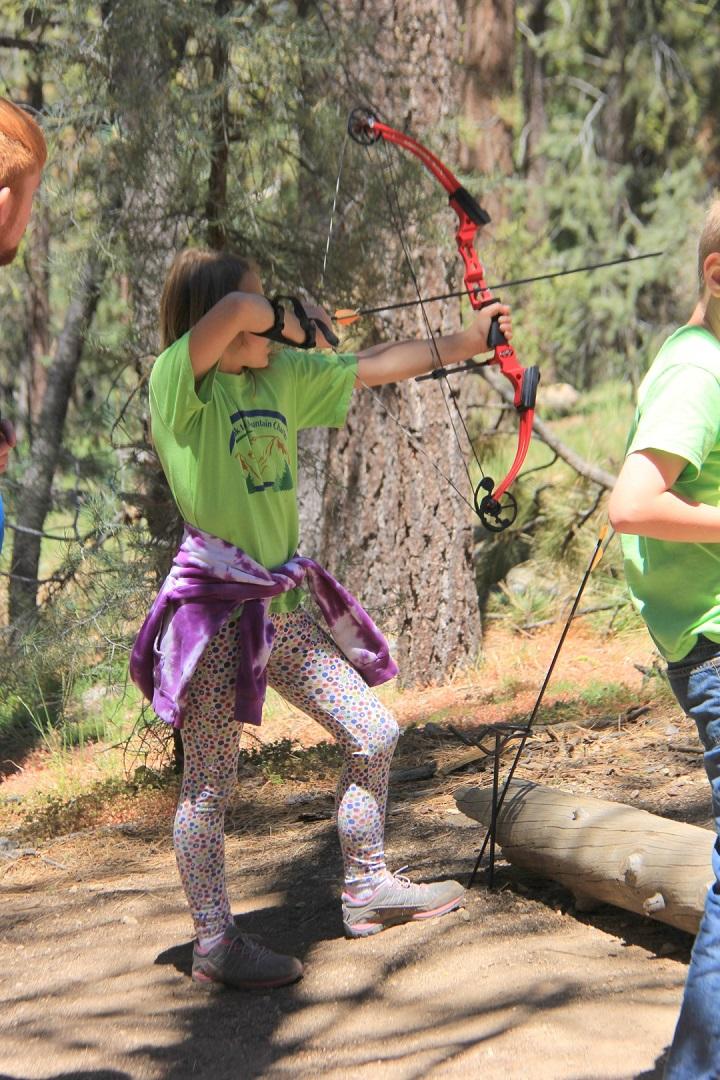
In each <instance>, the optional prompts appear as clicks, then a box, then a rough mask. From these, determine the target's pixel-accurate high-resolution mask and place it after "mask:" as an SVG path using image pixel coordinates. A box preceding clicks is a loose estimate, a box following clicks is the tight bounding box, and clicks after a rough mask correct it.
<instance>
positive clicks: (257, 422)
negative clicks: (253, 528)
mask: <svg viewBox="0 0 720 1080" xmlns="http://www.w3.org/2000/svg"><path fill="white" fill-rule="evenodd" d="M230 423H231V424H232V431H231V433H230V453H231V454H232V455H233V456H234V457H235V458H237V460H238V462H239V463H240V467H241V469H242V471H243V473H244V475H245V483H246V485H247V489H248V493H249V494H250V495H254V494H255V493H256V492H258V491H267V490H268V488H271V489H272V490H273V491H292V489H293V477H292V471H291V469H290V454H289V452H288V448H287V442H288V428H287V420H286V419H285V417H284V416H283V414H282V413H279V412H273V411H272V410H270V409H249V410H243V409H240V410H238V412H235V413H233V414H232V415H231V417H230Z"/></svg>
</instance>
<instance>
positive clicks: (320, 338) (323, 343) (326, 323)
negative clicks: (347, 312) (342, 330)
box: [305, 304, 339, 349]
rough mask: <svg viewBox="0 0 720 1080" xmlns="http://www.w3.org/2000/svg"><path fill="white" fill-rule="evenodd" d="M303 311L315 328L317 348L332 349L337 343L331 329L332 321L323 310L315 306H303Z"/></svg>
mask: <svg viewBox="0 0 720 1080" xmlns="http://www.w3.org/2000/svg"><path fill="white" fill-rule="evenodd" d="M305 311H306V313H307V315H308V317H309V318H310V319H312V321H313V322H314V323H315V326H316V327H317V338H316V345H317V348H318V349H334V348H335V346H336V345H338V344H339V342H338V339H337V337H336V335H335V334H334V332H333V329H332V319H331V318H330V316H329V315H328V313H327V311H325V308H321V307H319V306H318V305H317V304H305Z"/></svg>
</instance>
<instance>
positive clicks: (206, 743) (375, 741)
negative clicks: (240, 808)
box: [173, 610, 398, 943]
mask: <svg viewBox="0 0 720 1080" xmlns="http://www.w3.org/2000/svg"><path fill="white" fill-rule="evenodd" d="M271 619H272V622H273V625H274V627H275V640H274V642H273V650H272V654H271V657H270V662H269V664H268V681H269V683H270V685H271V686H272V687H273V688H274V689H275V690H277V691H278V693H280V694H282V696H283V697H284V698H285V699H286V700H287V701H288V702H290V704H292V705H295V706H297V707H298V708H299V709H302V710H303V712H306V713H307V714H308V715H309V716H312V717H313V718H314V719H315V720H317V721H318V722H319V723H320V724H322V726H323V727H324V728H325V730H326V731H328V732H329V733H330V734H331V735H332V736H334V738H335V739H336V741H337V742H338V744H339V745H340V746H341V747H342V750H343V755H344V764H343V769H342V773H341V775H340V781H339V784H338V789H337V797H336V812H337V826H338V833H339V836H340V847H341V849H342V854H343V862H344V868H345V882H346V884H347V885H350V886H353V887H364V886H369V885H372V884H373V882H374V881H375V880H376V879H378V878H380V877H382V876H383V875H384V873H385V852H384V846H383V845H384V832H385V806H386V802H387V787H388V774H389V771H390V760H391V758H392V755H393V753H394V750H395V745H396V743H397V738H398V726H397V722H396V721H395V719H394V717H393V716H392V714H391V713H389V712H388V711H387V709H386V708H385V707H384V706H383V705H382V704H381V703H380V701H378V699H377V698H376V697H375V695H374V694H373V693H372V691H371V690H370V689H369V688H368V687H367V686H366V685H365V683H364V682H363V680H362V679H361V677H360V676H359V675H358V673H357V672H356V671H355V669H354V668H353V667H351V665H350V664H349V663H348V662H347V660H346V659H345V657H344V656H343V655H342V654H341V653H340V652H339V650H338V648H337V646H336V645H335V644H334V642H333V641H332V639H331V638H330V637H329V636H328V635H327V634H326V633H325V632H324V631H323V630H321V629H320V627H319V626H318V625H317V623H316V622H315V621H314V620H313V619H312V618H311V617H310V616H309V615H308V614H307V612H305V611H302V610H297V611H293V612H290V613H287V614H280V615H272V616H271ZM238 652H239V645H238V640H237V617H235V618H232V619H229V620H228V622H227V623H226V624H225V625H224V627H223V628H222V629H221V630H220V631H219V633H218V634H216V636H215V637H214V638H213V640H212V641H211V642H210V644H209V645H208V647H207V649H206V650H205V652H204V654H203V656H202V658H201V660H200V663H199V664H198V666H197V668H196V670H195V674H194V676H193V679H192V682H191V684H190V687H189V690H188V697H187V708H186V714H185V724H184V727H183V729H182V738H183V747H184V751H185V768H184V774H183V784H182V789H181V792H180V801H179V803H178V808H177V813H176V815H175V827H174V833H173V839H174V844H175V854H176V856H177V862H178V867H179V870H180V877H181V880H182V884H183V888H184V890H185V894H186V896H187V899H188V903H189V905H190V910H191V913H192V917H193V921H194V923H195V931H196V933H197V936H198V938H199V940H200V942H201V943H202V942H203V941H207V940H210V939H211V938H214V937H215V936H216V935H218V934H220V933H222V931H223V930H224V929H225V927H226V926H227V924H228V923H229V922H230V920H231V914H230V902H229V900H228V895H227V887H226V883H225V849H224V818H225V809H226V806H227V804H228V800H229V798H230V795H231V794H232V791H233V789H234V787H235V784H236V782H237V761H238V752H239V747H240V734H241V732H242V724H239V723H238V722H237V721H235V719H234V718H233V712H234V703H235V669H236V666H237V661H238Z"/></svg>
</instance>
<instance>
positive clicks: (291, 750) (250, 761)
mask: <svg viewBox="0 0 720 1080" xmlns="http://www.w3.org/2000/svg"><path fill="white" fill-rule="evenodd" d="M342 761H343V755H342V748H341V747H340V746H338V745H337V743H329V742H321V743H318V744H317V745H316V746H309V747H301V746H300V745H299V744H298V743H296V742H295V740H294V739H278V740H277V741H276V742H272V743H267V744H266V745H264V746H261V747H252V748H251V749H250V750H245V749H243V750H241V751H240V758H239V762H238V769H239V771H240V774H241V775H248V774H257V773H258V772H259V773H260V774H261V775H262V776H265V777H266V779H268V780H269V781H270V782H271V783H273V784H281V783H283V781H284V780H311V779H315V778H318V779H319V778H325V777H335V776H337V773H338V769H340V768H341V766H342Z"/></svg>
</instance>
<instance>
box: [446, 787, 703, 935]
mask: <svg viewBox="0 0 720 1080" xmlns="http://www.w3.org/2000/svg"><path fill="white" fill-rule="evenodd" d="M455 801H456V803H457V805H458V808H459V809H460V810H461V811H462V812H463V813H464V814H466V815H467V816H468V817H470V818H473V819H475V820H476V821H479V822H481V823H482V824H483V825H489V824H490V816H491V810H492V789H491V788H489V787H482V788H481V787H462V788H460V789H459V790H458V791H457V792H456V793H455ZM496 840H497V842H498V844H500V846H501V847H502V852H503V855H504V856H505V858H506V859H507V860H508V861H509V862H511V863H513V864H515V865H516V866H522V867H525V868H527V869H528V870H532V871H534V872H535V873H537V874H540V875H542V876H544V877H549V878H552V879H553V880H554V881H559V882H560V883H561V884H562V885H564V886H565V887H566V888H568V889H569V890H570V891H571V892H572V893H573V895H574V896H575V898H576V901H577V903H578V906H579V907H580V908H587V907H588V906H589V903H590V902H591V901H592V900H595V901H601V902H603V903H608V904H615V905H616V906H617V907H621V908H625V909H626V910H628V911H634V912H636V913H637V914H639V915H649V916H651V917H652V918H653V919H659V920H660V922H665V923H669V924H670V925H671V926H677V927H679V929H681V930H687V931H688V932H689V933H691V934H695V933H696V932H697V929H698V925H699V923H700V917H701V915H702V912H703V908H704V906H705V894H706V893H707V889H708V886H709V884H710V882H711V880H713V874H712V869H711V865H710V858H711V853H712V848H713V844H714V842H715V833H714V832H710V831H709V830H707V829H700V828H698V827H697V826H696V825H686V824H684V823H683V822H680V821H670V820H668V819H667V818H661V817H658V816H657V815H656V814H649V813H648V812H647V811H645V810H636V809H634V808H633V807H632V806H626V805H625V804H624V803H612V802H607V801H606V800H605V799H591V798H587V797H586V796H584V795H571V794H569V793H568V792H566V791H559V790H558V789H557V788H549V787H543V786H541V785H540V784H533V783H530V782H529V781H525V780H513V781H511V783H510V786H509V788H508V792H507V795H506V796H505V801H504V803H503V806H502V809H501V810H500V814H499V817H498V824H497V835H496Z"/></svg>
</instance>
